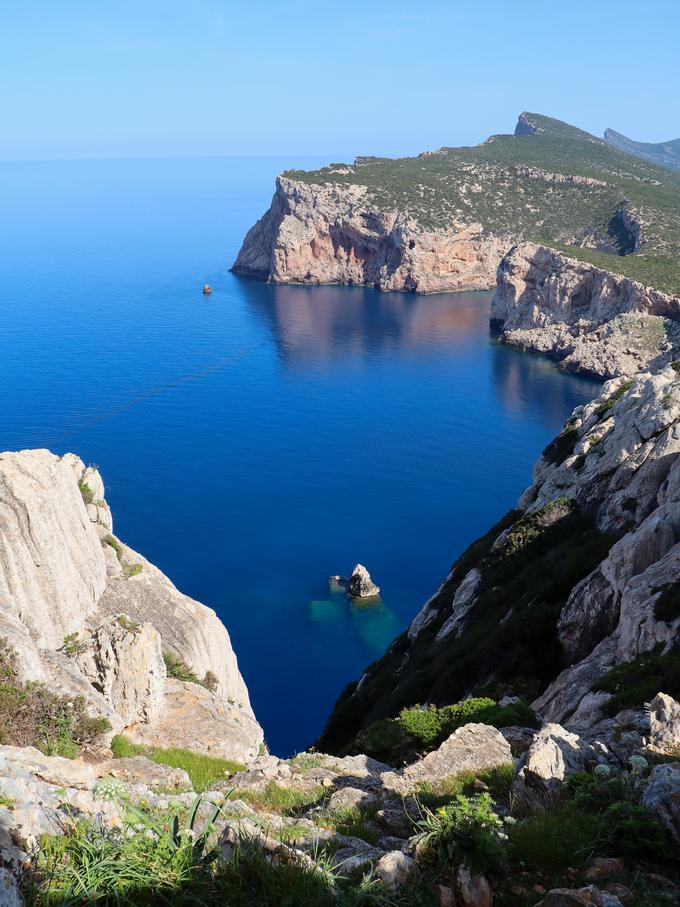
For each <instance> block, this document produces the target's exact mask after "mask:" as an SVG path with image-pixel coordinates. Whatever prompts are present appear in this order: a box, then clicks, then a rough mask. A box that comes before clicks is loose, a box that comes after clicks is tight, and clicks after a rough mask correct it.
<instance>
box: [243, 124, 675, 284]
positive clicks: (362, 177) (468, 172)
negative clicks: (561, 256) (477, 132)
mask: <svg viewBox="0 0 680 907" xmlns="http://www.w3.org/2000/svg"><path fill="white" fill-rule="evenodd" d="M525 240H532V241H536V242H542V243H547V244H553V243H560V244H566V245H571V246H573V247H575V248H578V249H580V250H581V252H582V255H583V257H584V258H585V259H587V260H590V261H594V263H595V264H597V257H598V254H599V253H610V254H612V255H616V256H617V257H618V260H617V263H616V267H617V270H619V269H620V270H621V271H622V272H623V273H625V274H629V275H630V276H631V277H638V276H639V275H640V274H649V282H650V283H651V284H654V285H659V286H662V287H664V288H666V287H671V289H672V290H673V291H674V292H675V291H676V287H677V286H678V285H679V284H678V280H679V279H680V278H679V277H678V273H679V272H678V265H677V253H678V249H679V248H680V177H679V176H678V174H675V173H672V172H670V171H668V170H663V169H662V168H659V167H654V166H652V165H651V164H648V163H645V162H643V161H641V160H638V159H636V158H633V157H631V156H630V155H627V154H622V153H621V152H619V151H616V150H615V149H614V148H612V147H610V146H609V145H606V144H605V143H604V142H603V141H602V140H601V139H598V138H596V137H595V136H592V135H589V134H588V133H587V132H584V131H583V130H580V129H577V128H575V127H573V126H569V125H568V124H566V123H561V122H559V121H558V120H554V119H551V118H549V117H544V116H540V115H538V114H528V113H525V114H522V115H521V116H520V119H519V122H518V124H517V130H516V134H515V135H495V136H491V138H490V139H488V140H487V141H486V142H484V143H483V144H481V145H477V146H474V147H469V148H440V149H439V150H438V151H436V152H425V153H423V154H421V155H418V156H417V157H412V158H396V159H390V158H370V157H361V158H357V159H356V161H354V163H352V164H330V165H329V166H327V167H322V168H321V169H319V170H314V171H302V170H290V171H287V172H286V173H284V174H283V175H282V176H281V177H279V179H278V181H277V185H276V192H275V194H274V197H273V200H272V203H271V206H270V208H269V210H268V211H267V212H266V213H265V214H264V216H263V217H262V218H261V219H260V220H259V221H258V222H257V224H256V225H255V226H254V227H253V228H252V229H251V230H250V231H249V233H248V234H247V236H246V238H245V241H244V243H243V246H242V248H241V250H240V252H239V254H238V257H237V259H236V261H235V263H234V266H233V270H234V271H236V272H238V273H241V274H250V275H255V276H257V277H260V278H262V279H265V280H269V281H272V282H275V283H302V284H305V283H306V284H327V283H344V284H355V285H361V286H371V287H376V288H377V289H380V290H404V291H410V292H418V293H433V292H438V291H445V290H465V289H473V290H476V289H486V288H489V287H491V286H493V284H494V281H495V269H496V266H497V264H498V262H499V261H500V259H501V257H502V256H503V255H504V254H505V252H507V251H508V249H509V248H510V247H511V246H512V245H513V244H514V243H517V242H520V241H525ZM641 252H644V257H641V256H640V255H639V254H638V255H636V254H635V253H641ZM579 257H581V255H579ZM643 279H644V278H643Z"/></svg>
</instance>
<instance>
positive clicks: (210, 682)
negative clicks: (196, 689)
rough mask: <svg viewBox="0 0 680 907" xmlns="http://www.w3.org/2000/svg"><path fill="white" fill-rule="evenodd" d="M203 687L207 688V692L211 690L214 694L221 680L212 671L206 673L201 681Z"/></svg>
mask: <svg viewBox="0 0 680 907" xmlns="http://www.w3.org/2000/svg"><path fill="white" fill-rule="evenodd" d="M201 686H203V687H205V688H206V690H210V692H211V693H214V692H215V690H216V689H217V687H218V686H219V680H218V679H217V677H216V676H215V675H214V674H213V672H212V671H206V672H205V677H204V678H203V680H202V681H201Z"/></svg>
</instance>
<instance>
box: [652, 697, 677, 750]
mask: <svg viewBox="0 0 680 907" xmlns="http://www.w3.org/2000/svg"><path fill="white" fill-rule="evenodd" d="M649 746H650V748H651V749H654V750H658V751H659V752H661V753H665V752H667V751H671V750H676V749H677V750H679V755H680V703H678V702H676V701H675V699H673V697H672V696H669V695H668V694H667V693H657V695H656V696H655V697H654V699H652V701H651V702H650V704H649Z"/></svg>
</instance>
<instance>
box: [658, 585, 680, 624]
mask: <svg viewBox="0 0 680 907" xmlns="http://www.w3.org/2000/svg"><path fill="white" fill-rule="evenodd" d="M657 592H660V593H661V594H660V595H659V597H658V598H657V600H656V601H655V602H654V617H655V618H656V619H657V620H664V621H666V622H667V623H670V622H671V621H673V620H677V619H678V617H680V580H676V581H675V582H673V583H666V584H665V585H664V586H657V587H656V588H655V589H652V595H655V594H656V593H657Z"/></svg>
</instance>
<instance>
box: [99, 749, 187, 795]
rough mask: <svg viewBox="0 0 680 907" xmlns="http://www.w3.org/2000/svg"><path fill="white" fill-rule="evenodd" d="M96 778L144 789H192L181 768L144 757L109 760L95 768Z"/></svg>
mask: <svg viewBox="0 0 680 907" xmlns="http://www.w3.org/2000/svg"><path fill="white" fill-rule="evenodd" d="M95 775H96V777H97V778H116V779H117V780H119V781H125V782H126V783H127V784H143V785H145V786H146V787H149V788H151V789H152V790H153V789H154V788H160V789H162V790H164V791H188V790H191V789H192V785H191V780H190V778H189V775H188V774H187V773H186V772H185V771H184V769H183V768H173V767H172V766H170V765H159V764H157V763H156V762H152V761H151V760H150V759H147V758H146V756H128V757H126V758H124V759H109V760H107V761H105V762H100V763H99V765H97V766H95Z"/></svg>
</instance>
